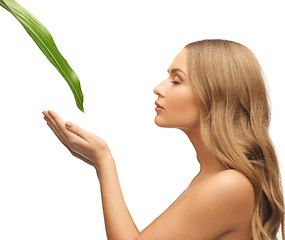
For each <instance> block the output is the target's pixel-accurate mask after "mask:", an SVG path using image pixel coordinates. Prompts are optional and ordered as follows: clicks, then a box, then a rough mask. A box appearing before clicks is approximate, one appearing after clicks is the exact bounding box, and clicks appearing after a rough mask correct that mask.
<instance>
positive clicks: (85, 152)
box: [42, 110, 112, 170]
mask: <svg viewBox="0 0 285 240" xmlns="http://www.w3.org/2000/svg"><path fill="white" fill-rule="evenodd" d="M42 113H43V114H44V115H45V117H44V119H45V120H46V121H47V125H48V126H49V127H50V128H51V129H52V131H53V132H54V134H55V135H56V136H57V137H58V139H59V140H60V141H61V142H62V144H63V145H64V146H65V147H66V148H67V149H68V150H69V151H70V152H71V154H72V155H73V156H75V157H77V158H79V159H81V160H83V161H84V162H86V163H88V164H90V165H92V166H93V167H95V169H96V170H97V169H98V167H100V166H101V165H102V164H103V163H104V161H108V160H109V159H110V158H112V157H111V156H112V155H111V152H110V150H109V148H108V146H107V144H106V142H105V141H104V140H103V139H101V138H99V137H98V136H96V135H94V134H92V133H90V132H88V131H86V130H84V129H82V128H80V127H79V126H77V125H75V124H74V123H72V126H71V127H68V126H67V124H66V123H64V122H63V121H62V119H61V118H60V117H59V116H58V115H57V114H56V113H55V112H54V111H51V110H48V111H43V112H42Z"/></svg>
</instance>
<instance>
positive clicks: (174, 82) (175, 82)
mask: <svg viewBox="0 0 285 240" xmlns="http://www.w3.org/2000/svg"><path fill="white" fill-rule="evenodd" d="M171 82H172V83H173V84H179V82H177V81H171Z"/></svg>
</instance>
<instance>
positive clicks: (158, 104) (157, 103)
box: [155, 101, 164, 109]
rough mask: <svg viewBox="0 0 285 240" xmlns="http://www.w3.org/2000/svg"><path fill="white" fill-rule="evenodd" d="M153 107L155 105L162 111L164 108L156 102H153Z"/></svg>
mask: <svg viewBox="0 0 285 240" xmlns="http://www.w3.org/2000/svg"><path fill="white" fill-rule="evenodd" d="M155 105H156V106H157V107H159V108H162V109H164V108H163V107H162V106H161V105H160V104H159V103H158V101H155Z"/></svg>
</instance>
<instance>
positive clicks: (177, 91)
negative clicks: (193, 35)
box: [154, 48, 199, 129]
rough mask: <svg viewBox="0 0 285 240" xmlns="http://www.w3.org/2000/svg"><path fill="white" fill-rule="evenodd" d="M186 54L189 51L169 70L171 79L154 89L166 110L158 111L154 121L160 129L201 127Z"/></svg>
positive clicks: (176, 59) (184, 49)
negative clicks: (189, 77)
mask: <svg viewBox="0 0 285 240" xmlns="http://www.w3.org/2000/svg"><path fill="white" fill-rule="evenodd" d="M186 54H187V49H186V48H183V49H182V51H181V52H179V53H178V55H177V56H176V57H175V58H174V60H173V62H172V63H171V65H170V67H169V69H168V72H169V77H168V78H167V79H166V80H164V81H163V82H161V83H160V84H159V85H158V86H156V87H155V88H154V93H155V94H157V95H158V99H157V102H158V103H159V104H160V105H161V106H162V107H163V108H164V109H163V110H157V111H156V112H157V115H156V117H155V120H154V121H155V124H156V125H158V126H160V127H169V128H179V129H188V128H190V129H193V128H195V127H197V126H198V125H199V109H198V105H197V102H196V100H195V96H194V93H193V89H192V87H191V85H190V82H189V79H188V74H189V73H188V69H187V55H186ZM173 81H177V83H173Z"/></svg>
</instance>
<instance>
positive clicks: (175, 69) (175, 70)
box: [167, 68, 186, 76]
mask: <svg viewBox="0 0 285 240" xmlns="http://www.w3.org/2000/svg"><path fill="white" fill-rule="evenodd" d="M177 71H179V72H182V73H183V74H184V75H185V76H186V74H185V73H184V72H183V71H182V70H181V69H179V68H172V69H171V70H170V72H171V73H174V72H177ZM167 72H168V73H169V69H167Z"/></svg>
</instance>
